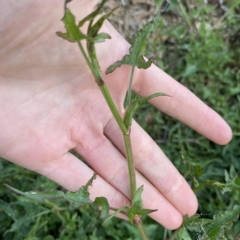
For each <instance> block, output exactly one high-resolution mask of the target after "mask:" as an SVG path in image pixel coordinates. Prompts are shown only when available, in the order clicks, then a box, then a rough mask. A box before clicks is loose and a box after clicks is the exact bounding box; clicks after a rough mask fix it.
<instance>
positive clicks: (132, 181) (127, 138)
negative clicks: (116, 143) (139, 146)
mask: <svg viewBox="0 0 240 240" xmlns="http://www.w3.org/2000/svg"><path fill="white" fill-rule="evenodd" d="M123 137H124V143H125V149H126V157H127V162H128V173H129V181H130V193H131V195H130V196H131V200H133V197H134V195H135V192H136V174H135V166H134V161H133V154H132V145H131V138H130V131H129V132H128V133H127V134H123Z"/></svg>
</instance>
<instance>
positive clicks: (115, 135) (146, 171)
mask: <svg viewBox="0 0 240 240" xmlns="http://www.w3.org/2000/svg"><path fill="white" fill-rule="evenodd" d="M105 134H106V135H107V136H108V137H109V138H110V139H111V141H112V142H113V143H114V144H115V145H116V146H117V148H119V149H120V151H122V152H123V153H124V152H125V147H124V144H123V142H122V141H121V140H119V139H121V133H120V131H119V129H118V127H117V126H116V123H115V122H114V121H112V122H109V124H108V125H107V126H106V127H105ZM131 141H132V149H133V155H134V162H135V167H136V168H137V170H138V171H139V172H141V174H143V175H144V176H145V177H146V178H147V179H148V180H149V181H150V182H151V183H152V185H154V186H155V188H157V190H158V191H159V192H161V194H162V195H163V196H164V197H165V198H167V199H168V201H169V202H171V204H172V205H174V206H175V208H176V209H177V210H178V211H179V212H180V213H181V214H182V215H186V214H188V215H193V214H194V213H195V212H196V210H197V206H198V204H197V199H196V196H195V195H194V193H193V192H192V190H191V188H190V187H189V185H188V183H187V182H186V180H185V179H184V178H183V177H182V175H181V174H180V173H179V172H178V171H177V169H176V168H175V167H174V166H173V164H172V163H171V162H170V161H169V159H168V158H167V157H166V156H165V155H164V153H163V152H162V151H161V149H160V148H159V147H158V146H157V144H156V143H155V142H154V141H153V140H152V139H151V137H150V136H149V135H148V134H147V133H146V132H145V131H144V130H143V129H142V128H141V127H140V126H139V125H138V124H137V123H136V122H133V125H132V129H131ZM148 187H149V184H148V185H147V187H145V189H146V190H147V189H148ZM143 194H144V198H145V199H147V195H148V194H146V192H144V193H143ZM145 194H146V195H145ZM148 196H149V195H148ZM186 199H187V201H186ZM159 206H161V205H159ZM155 207H157V205H155ZM157 208H158V207H157ZM157 214H158V213H154V214H153V217H154V218H155V217H157V216H156V215H157Z"/></svg>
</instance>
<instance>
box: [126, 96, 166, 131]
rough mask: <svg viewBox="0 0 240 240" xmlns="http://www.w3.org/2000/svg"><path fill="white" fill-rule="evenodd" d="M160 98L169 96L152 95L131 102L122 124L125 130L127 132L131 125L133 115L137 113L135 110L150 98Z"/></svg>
mask: <svg viewBox="0 0 240 240" xmlns="http://www.w3.org/2000/svg"><path fill="white" fill-rule="evenodd" d="M160 96H169V95H167V94H165V93H154V94H152V95H150V96H147V97H143V98H138V99H136V100H134V101H133V102H132V104H131V105H130V107H128V108H127V110H126V114H125V118H124V123H125V126H126V127H127V129H128V130H129V129H130V127H131V125H132V119H133V114H134V113H135V112H136V111H137V109H138V108H139V107H140V106H141V105H142V104H143V103H145V102H147V101H149V100H150V99H152V98H155V97H160Z"/></svg>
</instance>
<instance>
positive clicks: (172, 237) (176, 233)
mask: <svg viewBox="0 0 240 240" xmlns="http://www.w3.org/2000/svg"><path fill="white" fill-rule="evenodd" d="M180 229H181V228H178V229H177V230H176V231H175V232H174V233H173V235H172V236H171V237H170V238H169V240H174V239H175V238H176V237H177V235H178V233H179V231H180Z"/></svg>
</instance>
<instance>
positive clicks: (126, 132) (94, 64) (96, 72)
mask: <svg viewBox="0 0 240 240" xmlns="http://www.w3.org/2000/svg"><path fill="white" fill-rule="evenodd" d="M78 46H79V49H80V51H81V52H82V54H83V56H84V58H85V60H86V62H87V64H88V66H89V68H90V70H91V72H92V74H93V76H94V78H95V81H96V82H97V84H98V86H99V88H100V90H101V92H102V94H103V96H104V98H105V100H106V102H107V104H108V106H109V108H110V110H111V112H112V114H113V116H114V118H115V120H116V121H117V123H118V126H119V128H120V129H121V131H122V134H123V138H124V143H125V149H126V158H127V162H128V173H129V181H130V197H131V201H132V200H133V198H134V196H135V193H136V174H135V166H134V161H133V154H132V146H131V138H130V130H131V128H130V127H126V125H125V123H124V121H123V119H122V117H121V115H120V114H119V112H118V110H117V108H116V105H115V103H114V101H113V99H112V97H111V94H110V92H109V91H108V88H107V86H106V84H105V82H104V81H103V79H102V72H101V69H100V66H99V63H98V59H97V56H96V51H95V47H94V44H93V43H89V42H88V43H87V51H88V54H89V57H88V56H87V54H86V52H85V50H84V48H83V46H82V44H81V42H78ZM133 74H134V67H133V68H132V71H131V76H130V83H129V86H128V94H127V104H128V106H130V104H131V89H132V81H133ZM135 225H136V227H137V229H138V231H139V233H140V235H141V237H142V239H143V240H148V237H147V235H146V233H145V231H144V228H143V225H142V222H141V220H140V222H139V223H136V224H135Z"/></svg>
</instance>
